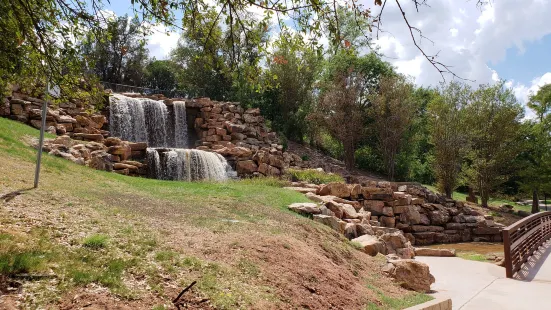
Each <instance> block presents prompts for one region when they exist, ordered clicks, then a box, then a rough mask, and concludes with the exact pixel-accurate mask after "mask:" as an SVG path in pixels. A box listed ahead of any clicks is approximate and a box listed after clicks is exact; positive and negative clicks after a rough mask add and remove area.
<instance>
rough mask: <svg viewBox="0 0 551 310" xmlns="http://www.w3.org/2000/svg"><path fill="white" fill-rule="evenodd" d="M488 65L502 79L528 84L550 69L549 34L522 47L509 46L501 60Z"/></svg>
mask: <svg viewBox="0 0 551 310" xmlns="http://www.w3.org/2000/svg"><path fill="white" fill-rule="evenodd" d="M488 66H490V67H491V68H493V69H494V70H496V71H497V72H498V74H499V76H500V77H501V78H503V79H506V80H515V81H517V82H519V83H522V84H529V83H530V82H531V81H532V80H533V79H534V78H535V77H538V76H542V75H543V74H545V73H546V72H549V71H551V35H546V36H544V37H543V38H542V39H541V40H537V41H535V42H531V43H527V44H525V46H524V47H523V48H522V49H519V48H518V47H510V48H508V49H507V51H506V56H505V59H504V60H503V61H501V62H498V63H496V64H491V63H488Z"/></svg>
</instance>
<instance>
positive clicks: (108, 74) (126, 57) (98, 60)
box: [81, 15, 147, 86]
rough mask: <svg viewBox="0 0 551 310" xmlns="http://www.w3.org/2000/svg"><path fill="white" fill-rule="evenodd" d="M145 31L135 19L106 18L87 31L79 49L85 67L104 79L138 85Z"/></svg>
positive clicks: (141, 81) (143, 60) (141, 75)
mask: <svg viewBox="0 0 551 310" xmlns="http://www.w3.org/2000/svg"><path fill="white" fill-rule="evenodd" d="M145 31H146V29H145V28H144V27H143V26H142V25H141V23H140V21H139V20H138V19H137V18H133V19H129V18H128V16H127V15H125V16H119V17H116V18H111V19H109V20H107V25H106V27H105V28H102V29H101V30H99V31H98V32H96V33H91V34H88V35H87V37H86V39H85V40H84V41H83V43H82V46H81V51H82V54H83V56H84V58H85V59H86V61H87V63H88V67H89V68H91V69H92V71H93V72H94V73H95V74H96V75H97V76H98V77H99V78H100V79H101V80H102V81H105V82H111V83H121V84H122V83H123V84H130V85H135V86H141V85H142V84H143V79H144V68H145V65H146V61H147V49H146V48H145V43H146V42H145Z"/></svg>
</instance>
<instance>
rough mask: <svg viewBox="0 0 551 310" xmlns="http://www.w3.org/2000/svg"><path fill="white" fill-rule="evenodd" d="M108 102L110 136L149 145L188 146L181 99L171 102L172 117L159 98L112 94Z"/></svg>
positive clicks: (183, 106)
mask: <svg viewBox="0 0 551 310" xmlns="http://www.w3.org/2000/svg"><path fill="white" fill-rule="evenodd" d="M109 103H110V104H109V113H110V116H109V123H110V124H111V133H112V135H113V136H115V137H119V138H121V139H123V140H127V141H133V142H147V145H148V146H150V147H179V148H185V147H187V123H186V107H185V103H184V102H176V103H175V104H174V107H173V108H174V110H173V114H174V115H173V117H171V116H172V115H170V113H169V111H168V108H167V106H166V104H164V103H163V102H162V101H156V100H151V99H145V98H139V99H138V98H130V97H126V96H122V95H113V96H111V97H110V100H109Z"/></svg>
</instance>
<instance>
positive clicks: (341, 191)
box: [318, 182, 351, 198]
mask: <svg viewBox="0 0 551 310" xmlns="http://www.w3.org/2000/svg"><path fill="white" fill-rule="evenodd" d="M350 194H351V188H350V187H349V186H348V185H346V184H344V183H338V182H333V183H328V184H325V185H322V186H320V189H319V191H318V195H321V196H327V195H332V196H336V197H340V198H347V197H350Z"/></svg>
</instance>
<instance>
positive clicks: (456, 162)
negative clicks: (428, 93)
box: [428, 82, 471, 198]
mask: <svg viewBox="0 0 551 310" xmlns="http://www.w3.org/2000/svg"><path fill="white" fill-rule="evenodd" d="M470 96H471V89H470V87H469V86H467V85H464V84H460V83H458V82H451V83H449V84H447V85H445V84H442V85H441V87H440V89H439V96H436V97H435V98H434V99H433V100H432V101H431V102H430V104H429V107H428V113H429V128H430V142H431V144H432V145H433V147H434V159H435V160H434V165H433V166H434V171H435V173H436V178H437V181H438V188H439V190H441V191H442V192H443V193H445V194H446V197H448V198H452V193H453V191H454V189H455V188H456V187H457V182H458V177H459V173H460V171H461V163H462V161H463V156H464V151H465V149H466V146H467V136H466V132H465V129H466V126H465V118H466V115H465V107H466V106H467V105H468V103H469V99H470Z"/></svg>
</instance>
